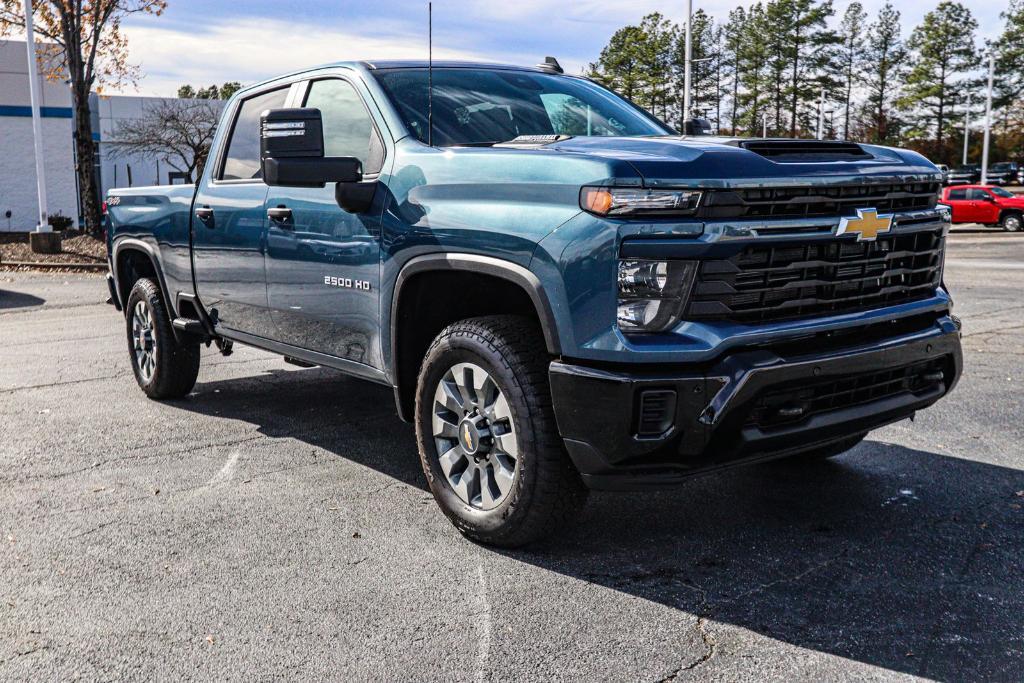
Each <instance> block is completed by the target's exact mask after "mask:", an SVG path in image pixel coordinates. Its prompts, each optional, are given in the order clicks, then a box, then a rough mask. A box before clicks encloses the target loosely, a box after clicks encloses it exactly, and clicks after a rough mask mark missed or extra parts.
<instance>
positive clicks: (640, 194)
mask: <svg viewBox="0 0 1024 683" xmlns="http://www.w3.org/2000/svg"><path fill="white" fill-rule="evenodd" d="M700 197H701V193H700V192H697V191H694V190H646V189H643V188H635V187H584V188H583V189H582V190H580V208H582V209H583V210H584V211H588V212H590V213H593V214H597V215H598V216H652V217H657V216H664V217H670V216H692V215H694V214H695V213H696V212H697V207H698V206H699V205H700Z"/></svg>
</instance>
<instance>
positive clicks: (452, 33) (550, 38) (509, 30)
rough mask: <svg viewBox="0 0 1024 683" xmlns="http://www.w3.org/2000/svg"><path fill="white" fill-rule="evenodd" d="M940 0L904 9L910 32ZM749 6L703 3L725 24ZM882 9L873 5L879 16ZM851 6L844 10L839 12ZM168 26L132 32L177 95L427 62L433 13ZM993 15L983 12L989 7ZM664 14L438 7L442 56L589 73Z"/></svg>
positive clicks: (405, 1)
mask: <svg viewBox="0 0 1024 683" xmlns="http://www.w3.org/2000/svg"><path fill="white" fill-rule="evenodd" d="M937 2H938V0H902V1H899V2H895V3H894V4H895V5H896V6H897V8H898V9H899V10H900V11H901V12H902V13H903V23H904V31H905V33H909V30H910V28H911V27H912V26H913V25H914V24H915V23H916V22H918V21H920V19H921V17H923V16H924V14H925V13H926V12H927V11H928V10H930V9H932V8H933V7H934V6H935V5H936V4H937ZM1007 2H1008V0H998V1H995V2H986V3H984V4H983V5H982V3H978V2H975V1H973V0H968V1H967V2H966V4H967V5H968V6H970V7H971V9H972V11H973V12H974V13H975V16H976V18H977V19H978V21H979V23H980V24H981V30H980V32H979V36H980V37H983V38H987V37H994V36H995V35H998V33H999V32H1000V30H1001V21H1000V19H999V12H1000V11H1002V10H1003V9H1005V6H1006V4H1007ZM741 3H742V4H749V0H704V1H702V0H695V2H694V7H695V9H696V8H698V7H703V8H704V9H705V10H706V11H708V12H709V13H710V14H712V16H716V17H722V18H724V17H725V15H726V14H727V13H728V11H729V10H730V9H732V8H733V7H735V6H736V5H737V4H741ZM882 3H883V0H864V1H863V4H864V5H865V7H866V8H867V9H868V11H869V12H872V13H873V12H874V11H875V10H876V9H877V8H878V7H880V6H881V5H882ZM847 4H848V3H846V2H838V1H837V2H835V8H836V10H837V13H841V12H842V11H843V10H845V8H846V6H847ZM168 5H169V7H168V10H167V12H166V13H165V14H164V15H163V16H161V17H158V18H154V17H139V18H133V19H131V20H129V21H128V22H127V23H126V31H127V33H128V36H129V39H130V48H131V54H132V59H133V61H134V62H135V63H137V64H139V65H140V66H141V67H142V72H143V78H142V79H141V80H140V82H139V84H138V88H137V89H132V88H125V89H122V90H121V92H124V93H125V94H128V93H133V92H135V93H138V94H143V95H171V94H173V93H174V91H175V90H176V89H177V86H178V85H179V84H181V83H193V84H209V83H221V82H224V81H228V80H238V81H242V82H244V83H248V82H253V81H257V80H261V79H263V78H267V77H270V76H273V75H275V74H278V73H282V72H284V71H288V70H292V69H299V68H303V67H306V66H312V65H315V64H321V63H324V62H330V61H337V60H341V59H363V58H368V59H372V58H386V57H394V58H417V57H425V56H426V48H427V45H426V18H427V12H426V7H427V3H426V2H421V1H420V0H377V1H376V2H365V1H362V2H359V1H353V0H333V1H328V0H169V2H168ZM979 5H982V6H979ZM653 11H659V12H662V13H663V14H665V15H667V16H669V17H670V18H672V19H674V20H675V21H677V22H680V23H682V21H683V19H684V13H685V2H684V1H683V0H672V1H671V2H668V1H665V0H662V1H658V0H561V1H560V2H556V1H554V0H496V1H495V0H491V1H489V2H485V1H476V0H436V1H435V2H434V55H435V57H441V58H444V57H449V58H460V59H461V58H467V59H483V60H487V61H502V62H513V63H522V64H535V63H537V62H538V61H540V60H541V59H542V58H543V57H544V55H549V54H550V55H555V56H557V57H558V58H559V60H560V61H561V62H562V64H563V66H565V67H566V69H567V70H569V71H572V72H578V71H579V70H580V69H582V68H583V67H584V66H585V65H586V63H587V62H589V61H592V60H594V59H595V58H596V57H597V55H598V54H599V53H600V51H601V48H602V47H603V46H604V45H605V44H606V43H607V41H608V38H609V37H610V36H611V34H612V33H613V32H614V31H615V30H616V29H617V28H619V27H621V26H623V25H625V24H627V23H632V22H637V21H639V20H640V18H641V17H642V16H643V15H644V14H646V13H648V12H653Z"/></svg>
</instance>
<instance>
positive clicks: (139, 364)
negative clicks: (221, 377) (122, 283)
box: [125, 278, 199, 399]
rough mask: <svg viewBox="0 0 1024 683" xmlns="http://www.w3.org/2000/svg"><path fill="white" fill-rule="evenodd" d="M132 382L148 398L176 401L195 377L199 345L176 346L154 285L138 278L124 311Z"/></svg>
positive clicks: (157, 290) (188, 390)
mask: <svg viewBox="0 0 1024 683" xmlns="http://www.w3.org/2000/svg"><path fill="white" fill-rule="evenodd" d="M125 311H126V323H127V332H128V355H129V357H130V359H131V363H132V370H133V371H134V373H135V381H136V382H138V383H139V387H140V388H141V389H142V390H143V391H144V392H146V395H147V396H149V397H150V398H156V399H162V398H180V397H182V396H184V395H186V394H187V393H188V392H190V391H192V387H193V386H195V383H196V378H197V377H198V376H199V344H179V343H178V340H177V339H175V337H174V331H173V330H172V329H171V318H170V316H169V315H168V313H167V307H166V306H165V305H164V300H163V296H162V295H161V293H160V288H159V287H158V286H157V284H156V282H154V281H153V280H150V279H149V278H142V279H140V280H139V281H137V282H136V283H135V286H134V287H132V291H131V294H129V295H128V305H127V307H126V308H125Z"/></svg>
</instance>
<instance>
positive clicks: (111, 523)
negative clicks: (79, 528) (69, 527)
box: [65, 519, 121, 541]
mask: <svg viewBox="0 0 1024 683" xmlns="http://www.w3.org/2000/svg"><path fill="white" fill-rule="evenodd" d="M120 523H121V520H119V519H115V520H113V521H110V522H104V523H103V524H99V525H97V526H94V527H93V528H91V529H87V530H86V531H83V532H81V533H78V534H74V535H72V536H68V537H67V538H66V539H65V540H67V541H72V540H74V539H76V538H81V537H82V536H88V535H89V534H91V533H95V532H97V531H99V530H100V529H105V528H106V527H108V526H111V525H114V524H120Z"/></svg>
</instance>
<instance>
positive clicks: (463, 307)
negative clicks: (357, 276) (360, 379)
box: [387, 253, 561, 421]
mask: <svg viewBox="0 0 1024 683" xmlns="http://www.w3.org/2000/svg"><path fill="white" fill-rule="evenodd" d="M437 286H441V287H451V286H466V287H469V288H470V289H469V291H468V292H467V295H466V296H459V297H448V298H446V299H444V305H441V306H437V305H436V302H430V304H431V305H429V306H424V307H423V308H424V310H427V311H429V313H428V315H427V316H426V319H425V320H422V321H421V320H420V319H418V318H413V317H412V316H411V315H410V314H409V311H410V310H411V309H417V310H418V309H419V307H420V304H422V303H423V302H424V298H425V296H426V294H427V293H428V292H430V291H432V290H433V288H434V287H437ZM482 287H488V288H489V289H490V290H493V291H494V294H496V295H497V296H496V298H497V299H498V301H497V302H495V305H494V306H493V308H489V307H485V306H481V305H480V303H479V300H478V297H475V296H473V294H478V293H479V291H480V288H482ZM501 313H518V314H523V315H529V316H531V317H533V318H535V319H536V320H537V322H538V324H539V325H540V328H541V331H542V333H543V335H544V343H545V347H546V349H547V352H548V353H549V354H550V355H552V356H557V355H560V353H561V344H560V342H559V338H558V331H557V326H556V322H555V315H554V311H553V310H552V308H551V302H550V300H549V298H548V296H547V293H546V292H545V290H544V286H543V284H542V283H541V281H540V279H539V278H538V277H537V276H536V275H535V274H534V273H533V272H531V271H530V270H529V269H527V268H524V267H523V266H521V265H519V264H517V263H513V262H511V261H506V260H504V259H499V258H494V257H490V256H481V255H478V254H453V253H446V254H425V255H422V256H418V257H416V258H413V259H411V260H410V261H409V262H408V263H406V264H405V265H404V266H403V268H402V269H401V271H400V272H399V274H398V277H397V278H396V280H395V287H394V291H393V293H392V297H391V309H390V321H389V331H388V332H389V343H390V349H389V351H390V353H389V357H388V358H387V363H388V370H389V375H390V378H391V381H392V383H393V385H394V387H395V401H396V404H397V407H398V413H399V416H400V417H401V418H402V419H403V420H406V421H410V420H411V419H412V417H413V412H414V411H413V407H414V403H415V393H416V376H417V374H418V372H419V363H417V362H415V361H416V359H417V358H419V359H422V358H423V355H422V354H421V352H424V351H426V348H427V347H428V346H429V345H430V342H432V341H433V339H434V337H436V336H437V334H438V333H439V332H440V331H441V330H442V329H444V328H445V327H446V326H447V325H449V324H451V323H453V322H455V321H457V320H461V319H465V318H468V317H474V316H477V315H490V314H501ZM414 322H415V323H417V324H414ZM420 322H422V324H418V323H420Z"/></svg>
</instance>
